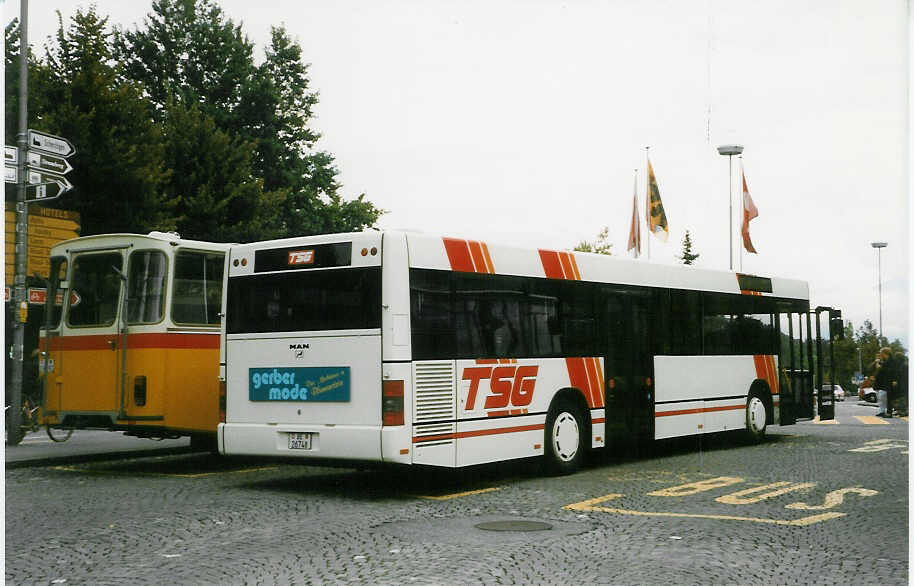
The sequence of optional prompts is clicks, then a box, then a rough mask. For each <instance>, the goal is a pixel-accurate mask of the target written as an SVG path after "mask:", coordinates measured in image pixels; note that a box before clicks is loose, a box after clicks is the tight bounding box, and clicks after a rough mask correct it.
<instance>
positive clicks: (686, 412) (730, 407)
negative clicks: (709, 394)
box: [654, 405, 746, 417]
mask: <svg viewBox="0 0 914 586" xmlns="http://www.w3.org/2000/svg"><path fill="white" fill-rule="evenodd" d="M745 407H746V406H745V405H724V406H723V407H701V408H698V409H681V410H679V411H660V412H657V413H655V414H654V417H667V416H669V415H690V414H692V413H712V412H714V411H732V410H735V409H744V408H745Z"/></svg>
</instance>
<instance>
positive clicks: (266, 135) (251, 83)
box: [114, 0, 383, 239]
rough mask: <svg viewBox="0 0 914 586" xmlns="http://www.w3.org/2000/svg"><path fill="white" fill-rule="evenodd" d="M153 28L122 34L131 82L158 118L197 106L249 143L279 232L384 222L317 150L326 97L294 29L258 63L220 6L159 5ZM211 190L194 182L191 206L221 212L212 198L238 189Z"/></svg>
mask: <svg viewBox="0 0 914 586" xmlns="http://www.w3.org/2000/svg"><path fill="white" fill-rule="evenodd" d="M144 25H145V27H144V28H142V29H140V28H137V29H135V30H133V31H126V30H118V31H116V35H115V41H114V47H115V53H116V54H117V55H118V58H119V59H120V60H121V61H123V62H124V64H125V65H124V75H125V76H126V77H127V78H128V79H131V80H134V81H136V82H140V83H142V84H143V85H144V87H146V88H147V93H148V97H149V99H150V100H151V101H152V103H153V104H154V112H155V115H156V117H157V119H159V120H166V119H167V118H168V117H169V112H168V110H169V108H171V107H173V106H176V107H182V108H184V109H185V110H186V111H187V112H193V111H194V108H196V109H197V111H198V114H195V115H199V116H202V117H203V118H206V119H210V120H212V121H213V123H214V127H215V128H216V129H218V130H219V131H220V132H221V133H223V134H224V135H225V137H226V138H227V140H229V141H236V140H239V141H240V142H238V143H237V144H242V143H243V144H246V145H249V147H248V146H246V147H245V149H248V150H249V164H248V165H247V166H246V168H247V169H248V170H249V172H250V173H251V175H252V177H254V178H257V179H258V180H259V181H260V185H261V187H260V189H261V191H262V193H263V197H265V198H267V199H269V200H270V201H269V202H263V203H264V205H263V206H261V207H260V209H261V211H263V212H264V213H265V214H266V216H265V217H270V218H271V221H270V222H269V223H270V233H273V234H275V235H283V236H292V235H305V234H317V233H325V232H336V231H350V230H360V229H362V228H365V227H367V226H371V225H373V224H374V223H375V222H376V221H377V219H378V217H380V215H381V214H382V213H383V211H382V210H379V209H377V208H375V207H374V205H373V204H371V203H370V202H368V201H366V200H365V197H364V194H362V195H360V196H359V197H357V198H356V199H355V200H351V201H346V200H344V199H343V197H342V196H341V195H340V193H339V190H340V188H341V186H340V184H339V182H338V181H337V179H336V178H337V175H338V170H337V168H336V166H335V164H334V159H333V156H332V155H331V154H329V153H327V152H324V151H319V150H316V149H315V143H316V142H317V140H318V139H319V138H320V135H319V134H318V133H317V132H315V131H313V130H312V129H311V128H310V127H309V124H310V120H311V117H312V116H313V107H314V106H315V105H316V104H317V101H318V97H317V93H316V92H313V91H311V90H310V89H309V87H308V85H309V80H308V76H307V71H308V66H307V65H306V64H305V63H304V62H303V61H302V55H301V47H300V46H299V45H298V43H296V42H294V41H293V40H292V39H290V38H289V36H288V34H287V33H286V31H285V29H284V28H282V27H278V28H277V27H274V28H273V29H272V36H271V43H270V46H269V47H268V48H267V49H266V51H265V60H264V62H263V63H262V64H261V65H260V66H256V65H255V64H254V60H253V56H252V49H253V45H252V44H251V43H250V41H248V39H247V37H245V36H244V34H243V33H242V31H241V27H240V26H239V25H235V24H234V23H233V22H232V21H231V20H230V19H227V18H226V17H225V16H224V14H223V13H222V11H221V9H220V8H219V7H218V6H217V5H215V4H214V2H213V1H212V0H155V2H153V5H152V12H151V13H150V14H149V15H148V17H147V18H146V20H145V22H144ZM173 130H177V129H173ZM174 135H175V134H174V133H172V136H174ZM179 150H180V149H179ZM184 152H185V153H186V154H188V155H189V156H192V153H189V152H187V151H184ZM194 176H197V177H202V176H201V175H194ZM207 189H208V186H206V185H203V184H201V185H198V186H196V187H195V186H194V185H192V184H190V183H189V182H188V181H187V180H184V181H182V185H181V194H182V197H184V198H185V199H184V201H185V203H187V204H188V205H190V204H189V201H188V199H187V198H191V197H196V195H194V194H195V193H197V192H198V191H200V192H201V195H200V196H201V198H202V199H201V202H200V205H201V206H202V205H215V206H221V203H220V202H218V201H217V200H214V199H212V198H218V197H219V196H220V194H222V195H227V193H228V192H226V191H224V190H223V191H217V192H212V191H207ZM203 191H207V194H206V195H203V194H202V192H203ZM242 199H244V198H242ZM271 206H279V207H278V208H277V209H269V210H267V208H271ZM191 207H193V206H191ZM198 207H199V206H198ZM201 209H202V208H201ZM201 227H202V225H201ZM245 230H246V229H242V230H241V231H240V232H239V231H233V233H235V234H240V233H246V232H245ZM253 236H256V237H257V238H258V239H259V238H261V237H263V236H264V234H261V233H257V234H254V235H253ZM198 237H200V238H211V236H209V235H207V234H201V235H199V236H198Z"/></svg>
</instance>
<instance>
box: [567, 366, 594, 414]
mask: <svg viewBox="0 0 914 586" xmlns="http://www.w3.org/2000/svg"><path fill="white" fill-rule="evenodd" d="M565 364H566V365H567V367H568V380H569V381H570V382H571V386H573V387H574V388H576V389H579V390H580V391H582V392H583V393H584V399H585V400H586V401H587V404H588V405H589V406H591V407H593V396H592V394H591V390H590V380H589V379H588V378H587V367H586V366H584V359H583V358H566V359H565Z"/></svg>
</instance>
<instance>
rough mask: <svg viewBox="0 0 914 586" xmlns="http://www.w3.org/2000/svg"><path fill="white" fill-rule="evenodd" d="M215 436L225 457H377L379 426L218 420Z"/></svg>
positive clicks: (348, 458)
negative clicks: (216, 435) (267, 423)
mask: <svg viewBox="0 0 914 586" xmlns="http://www.w3.org/2000/svg"><path fill="white" fill-rule="evenodd" d="M218 437H219V453H220V454H222V455H225V456H269V457H288V458H303V459H304V458H307V459H328V460H329V459H332V460H360V461H380V460H381V428H380V427H379V426H360V425H333V426H329V425H264V424H256V423H220V424H219V432H218Z"/></svg>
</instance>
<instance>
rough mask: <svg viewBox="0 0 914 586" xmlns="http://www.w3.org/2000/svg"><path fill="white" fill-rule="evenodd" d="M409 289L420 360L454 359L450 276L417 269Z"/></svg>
mask: <svg viewBox="0 0 914 586" xmlns="http://www.w3.org/2000/svg"><path fill="white" fill-rule="evenodd" d="M409 286H410V320H411V324H412V344H413V356H414V357H415V358H416V359H419V360H423V359H429V358H438V357H442V356H453V355H454V326H453V324H452V323H451V278H450V273H446V272H444V271H423V270H413V271H410V274H409Z"/></svg>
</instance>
